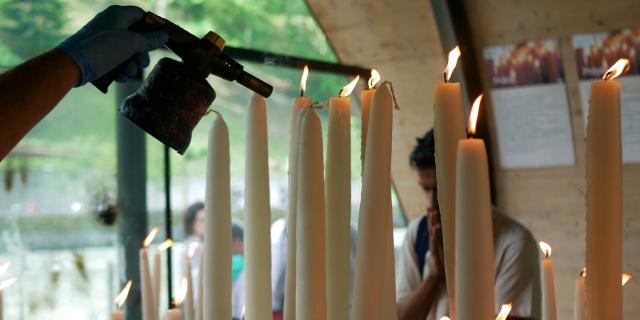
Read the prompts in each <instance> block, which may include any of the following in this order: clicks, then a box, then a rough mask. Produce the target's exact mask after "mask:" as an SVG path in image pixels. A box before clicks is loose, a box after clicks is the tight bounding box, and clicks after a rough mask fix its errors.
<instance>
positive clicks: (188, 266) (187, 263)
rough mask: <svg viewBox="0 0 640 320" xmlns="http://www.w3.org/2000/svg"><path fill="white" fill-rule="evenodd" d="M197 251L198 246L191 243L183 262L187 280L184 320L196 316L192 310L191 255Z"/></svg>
mask: <svg viewBox="0 0 640 320" xmlns="http://www.w3.org/2000/svg"><path fill="white" fill-rule="evenodd" d="M197 249H198V244H197V243H195V242H193V243H191V244H190V245H189V248H188V252H187V259H186V261H185V266H184V270H185V277H186V278H187V295H186V297H185V299H184V306H183V307H184V309H185V314H186V320H195V319H196V315H195V309H194V303H193V275H192V274H191V273H192V270H191V269H192V268H193V260H192V259H193V255H194V254H195V253H196V250H197Z"/></svg>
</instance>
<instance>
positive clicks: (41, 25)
mask: <svg viewBox="0 0 640 320" xmlns="http://www.w3.org/2000/svg"><path fill="white" fill-rule="evenodd" d="M65 10H66V6H65V5H64V4H63V3H62V1H60V0H32V1H15V0H2V1H0V40H1V41H2V43H3V44H4V45H6V46H7V47H8V48H10V49H11V51H12V52H13V54H14V55H15V56H17V57H19V58H21V59H28V58H30V57H33V56H34V55H36V54H39V53H41V52H43V51H45V50H47V49H49V48H51V47H52V46H54V45H56V44H57V43H58V42H60V41H61V40H62V39H63V38H64V35H63V33H62V30H63V29H64V26H65V23H66V17H65Z"/></svg>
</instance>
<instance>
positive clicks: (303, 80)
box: [300, 66, 309, 97]
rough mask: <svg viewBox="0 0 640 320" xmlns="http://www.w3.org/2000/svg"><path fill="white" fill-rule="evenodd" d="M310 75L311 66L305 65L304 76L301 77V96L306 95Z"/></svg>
mask: <svg viewBox="0 0 640 320" xmlns="http://www.w3.org/2000/svg"><path fill="white" fill-rule="evenodd" d="M308 77H309V67H308V66H304V69H303V70H302V77H301V78H300V96H301V97H302V96H304V92H305V90H307V78H308Z"/></svg>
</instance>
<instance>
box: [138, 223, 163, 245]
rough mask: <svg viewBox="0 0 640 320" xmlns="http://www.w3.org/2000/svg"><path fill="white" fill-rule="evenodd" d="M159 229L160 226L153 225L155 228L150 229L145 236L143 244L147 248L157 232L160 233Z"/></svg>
mask: <svg viewBox="0 0 640 320" xmlns="http://www.w3.org/2000/svg"><path fill="white" fill-rule="evenodd" d="M158 231H160V227H153V229H151V231H149V234H148V235H147V237H146V238H144V242H142V246H143V247H145V248H147V247H149V245H150V244H151V242H153V239H154V238H155V237H156V234H158Z"/></svg>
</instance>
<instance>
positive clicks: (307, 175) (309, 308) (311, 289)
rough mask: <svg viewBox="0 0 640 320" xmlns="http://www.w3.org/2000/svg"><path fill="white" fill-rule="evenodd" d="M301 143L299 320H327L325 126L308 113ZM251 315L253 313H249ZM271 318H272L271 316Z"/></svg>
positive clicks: (298, 248) (297, 237) (304, 115)
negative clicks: (323, 128)
mask: <svg viewBox="0 0 640 320" xmlns="http://www.w3.org/2000/svg"><path fill="white" fill-rule="evenodd" d="M299 132H300V138H299V139H300V140H299V142H298V195H297V196H298V200H297V205H298V209H297V235H296V241H297V242H298V245H297V247H296V259H297V261H296V263H297V266H296V267H297V270H296V319H302V320H325V319H327V291H326V286H327V283H326V267H327V266H326V257H325V254H326V252H325V247H326V242H325V236H326V235H325V202H324V172H323V171H324V169H323V164H322V160H323V152H322V127H321V124H320V118H318V115H317V114H316V112H315V111H314V110H309V111H305V112H304V113H303V118H302V120H301V122H300V130H299ZM248 311H249V313H248V315H249V316H251V310H248ZM269 316H270V315H269Z"/></svg>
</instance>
